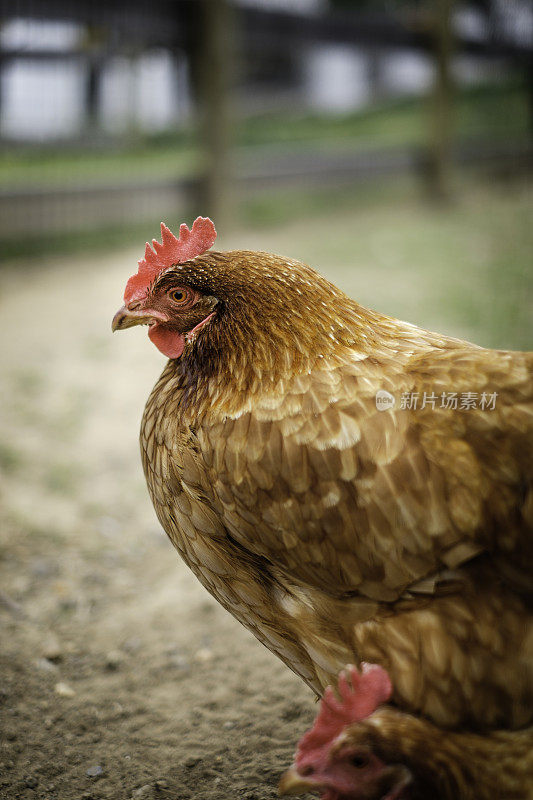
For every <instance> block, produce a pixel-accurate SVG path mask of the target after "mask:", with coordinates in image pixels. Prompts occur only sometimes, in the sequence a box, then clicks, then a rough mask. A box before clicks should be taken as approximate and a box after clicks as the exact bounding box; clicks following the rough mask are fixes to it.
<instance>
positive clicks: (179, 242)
mask: <svg viewBox="0 0 533 800" xmlns="http://www.w3.org/2000/svg"><path fill="white" fill-rule="evenodd" d="M216 238H217V232H216V230H215V226H214V224H213V222H212V221H211V220H210V219H209V217H197V218H196V219H195V220H194V222H193V226H192V228H191V230H189V228H188V227H187V225H186V224H185V223H184V222H183V223H182V224H181V225H180V233H179V237H176V236H174V234H173V233H172V231H171V230H169V228H167V226H166V225H165V224H164V223H163V222H162V223H161V243H159V242H158V241H157V239H152V247H153V250H152V247H150V245H149V244H148V242H146V248H145V251H144V258H143V259H141V260H140V261H139V270H138V272H137V273H136V274H135V275H132V276H131V278H130V279H129V281H128V282H127V284H126V290H125V292H124V302H125V303H126V304H128V303H131V302H133V301H135V300H140V299H142V298H143V297H144V295H145V294H146V292H147V290H148V287H149V285H150V283H151V282H152V281H153V280H154V278H156V277H157V276H158V275H159V273H160V272H162V271H163V270H165V269H168V268H169V267H172V266H173V265H174V264H183V262H184V261H189V259H191V258H195V257H196V256H199V255H201V254H202V253H205V252H206V250H209V248H210V247H212V246H213V243H214V241H215V239H216Z"/></svg>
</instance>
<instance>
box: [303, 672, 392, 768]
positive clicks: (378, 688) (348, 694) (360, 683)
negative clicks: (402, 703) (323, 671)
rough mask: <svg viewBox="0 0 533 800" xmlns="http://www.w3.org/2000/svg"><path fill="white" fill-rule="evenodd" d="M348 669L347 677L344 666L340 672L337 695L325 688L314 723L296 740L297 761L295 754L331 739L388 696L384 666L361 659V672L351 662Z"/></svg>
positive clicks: (319, 745)
mask: <svg viewBox="0 0 533 800" xmlns="http://www.w3.org/2000/svg"><path fill="white" fill-rule="evenodd" d="M348 672H349V676H350V681H349V680H348V676H347V674H346V671H345V670H343V671H342V672H341V673H340V675H339V682H338V691H339V695H340V698H339V697H337V695H336V694H335V692H334V690H333V688H332V687H331V686H328V687H327V689H326V691H325V692H324V696H323V698H322V700H321V701H320V711H319V712H318V715H317V718H316V719H315V723H314V725H313V727H312V728H311V729H310V730H309V731H307V733H305V734H304V735H303V737H302V738H301V740H300V742H299V745H298V754H297V762H298V757H301V756H303V755H304V754H305V753H308V752H309V751H310V750H312V749H314V748H317V747H321V746H322V745H323V744H324V743H329V742H331V741H332V739H334V738H335V737H336V736H338V735H339V734H340V733H341V731H342V730H343V729H344V727H345V726H346V725H350V724H351V723H353V722H359V721H360V720H362V719H366V717H369V716H370V714H373V713H374V711H375V710H376V708H378V706H380V705H381V704H382V703H385V702H386V701H387V700H388V699H389V698H390V696H391V694H392V684H391V681H390V678H389V676H388V674H387V672H386V671H385V670H384V669H383V667H380V666H379V665H378V664H365V663H362V664H361V672H359V670H358V669H357V667H354V666H350V667H348Z"/></svg>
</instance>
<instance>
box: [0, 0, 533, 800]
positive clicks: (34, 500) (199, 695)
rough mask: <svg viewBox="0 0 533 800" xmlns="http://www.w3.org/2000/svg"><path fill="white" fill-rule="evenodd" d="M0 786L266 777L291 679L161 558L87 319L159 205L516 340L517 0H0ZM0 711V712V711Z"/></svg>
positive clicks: (477, 335) (520, 282)
mask: <svg viewBox="0 0 533 800" xmlns="http://www.w3.org/2000/svg"><path fill="white" fill-rule="evenodd" d="M0 148H1V152H0V258H1V259H2V264H1V267H0V307H1V314H2V326H3V332H4V340H5V341H4V346H3V347H2V351H1V356H0V368H1V371H2V393H1V394H0V501H1V502H0V639H1V641H2V647H1V648H0V731H1V734H2V735H1V736H0V795H1V796H2V798H4V797H6V798H9V800H11V798H13V800H15V798H16V800H35V798H39V800H80V798H83V800H100V798H109V800H111V799H112V800H117V798H125V800H130V798H132V799H133V798H145V800H162V798H169V800H170V798H179V799H180V800H187V798H197V799H198V800H227V798H228V797H232V798H241V797H242V798H245V799H246V800H269V799H271V798H274V797H275V796H276V783H277V780H278V778H279V775H280V773H281V772H282V771H283V769H284V768H285V767H286V766H287V765H288V764H289V763H290V761H291V758H292V753H293V750H294V746H295V743H296V741H297V739H298V738H299V736H300V735H301V733H302V731H303V730H304V729H305V727H306V726H307V725H308V724H309V723H310V721H311V719H312V717H313V715H314V710H315V709H314V704H313V702H312V698H311V695H310V693H309V691H308V690H307V689H306V688H305V687H304V686H303V684H301V682H300V681H299V680H298V679H297V678H296V677H295V676H294V675H292V674H291V673H289V671H288V670H287V669H286V668H285V667H284V666H283V665H282V664H281V662H278V661H277V659H275V658H274V656H272V655H271V654H270V653H269V652H268V651H267V650H266V649H265V648H264V647H262V645H260V644H259V643H258V642H257V641H256V640H255V639H254V638H253V637H252V635H251V634H250V633H248V632H247V631H245V630H244V628H241V627H240V626H239V625H238V624H237V623H236V622H235V621H234V620H233V619H232V618H231V617H230V616H229V615H228V614H227V613H226V612H225V611H224V609H222V607H220V606H218V605H217V604H216V603H215V602H214V601H213V600H212V599H211V598H210V596H209V595H208V594H207V593H206V592H205V590H204V589H203V588H202V587H201V586H200V584H199V583H198V582H197V581H196V580H195V579H194V578H193V576H192V575H191V574H190V573H189V572H188V570H187V568H186V567H185V565H184V564H183V563H182V562H181V561H180V560H179V558H178V556H177V554H176V553H174V551H173V550H172V547H171V545H170V543H169V542H168V541H167V539H166V537H165V536H164V535H163V533H162V531H161V528H160V527H159V525H158V523H157V521H156V519H155V515H154V513H153V510H152V507H151V504H150V500H149V498H148V493H147V491H146V486H145V482H144V476H143V474H142V469H141V464H140V458H139V452H138V443H137V437H138V428H139V420H140V417H141V413H142V408H143V406H144V403H145V400H146V398H147V396H148V394H149V391H150V389H151V387H152V386H153V384H154V382H155V380H156V379H157V376H158V374H159V372H160V371H161V368H162V366H163V364H164V359H163V358H162V356H161V354H160V353H159V352H158V351H157V350H156V348H154V347H153V346H152V345H151V343H150V342H149V340H148V339H147V336H146V329H144V328H137V329H134V330H132V331H127V332H126V333H124V334H119V335H117V336H114V337H113V336H111V331H110V324H111V318H112V316H113V314H114V312H115V311H116V310H117V308H118V307H119V306H120V305H121V303H122V295H123V291H124V285H125V281H126V280H127V278H128V276H129V275H130V274H132V273H133V272H134V271H135V270H136V268H137V264H136V262H137V259H139V258H140V257H141V256H142V254H143V252H144V242H145V240H147V239H148V240H150V239H151V238H152V237H154V236H159V222H160V220H164V221H165V222H167V224H168V225H169V226H170V227H171V228H173V229H174V230H176V229H177V227H178V224H179V223H180V222H181V221H186V222H188V224H189V225H190V224H191V222H192V221H193V220H194V218H195V216H196V215H197V214H202V215H209V216H211V217H212V218H213V220H214V221H215V224H216V226H217V229H218V231H219V237H220V238H219V240H218V242H217V246H220V248H221V249H226V248H250V249H255V250H267V251H271V252H275V253H280V254H283V255H286V256H288V257H290V258H296V259H301V260H303V261H306V262H307V263H309V264H311V265H312V266H314V267H316V268H317V269H318V270H319V271H320V272H322V273H323V274H325V275H327V276H328V277H329V278H330V279H332V280H333V281H334V282H335V283H337V284H338V285H339V286H341V287H342V288H343V289H344V290H345V291H347V292H348V293H349V294H350V295H351V296H352V297H354V298H355V299H357V300H358V301H360V302H361V303H363V304H364V305H366V306H369V307H371V308H375V309H377V310H379V311H381V312H383V313H386V314H390V315H393V316H396V317H399V318H401V319H406V320H409V321H410V322H413V323H416V324H419V325H422V326H423V327H426V328H429V329H432V330H437V331H441V332H444V333H449V334H452V335H455V336H460V337H463V338H467V339H470V340H472V341H475V342H477V343H478V344H481V345H485V346H491V347H499V348H516V349H531V343H532V342H531V340H532V337H531V333H532V324H531V322H532V309H533V297H532V294H533V281H532V275H533V269H532V267H533V224H532V222H533V196H532V195H533V193H532V185H531V174H532V166H533V5H532V3H531V2H529V0H470V1H469V2H462V1H461V0H455V2H453V0H433V1H432V2H429V1H428V2H421V1H420V2H416V0H405V1H404V0H372V1H370V0H369V1H368V2H363V1H362V0H361V1H360V2H357V1H356V0H353V1H350V0H234V2H228V0H128V2H127V3H126V2H122V0H105V2H104V0H76V2H73V0H8V1H6V0H0ZM4 734H5V735H4Z"/></svg>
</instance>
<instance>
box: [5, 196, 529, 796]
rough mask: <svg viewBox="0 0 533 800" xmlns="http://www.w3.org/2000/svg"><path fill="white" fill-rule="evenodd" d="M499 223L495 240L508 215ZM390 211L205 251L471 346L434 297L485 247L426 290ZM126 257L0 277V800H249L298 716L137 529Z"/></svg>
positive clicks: (306, 705)
mask: <svg viewBox="0 0 533 800" xmlns="http://www.w3.org/2000/svg"><path fill="white" fill-rule="evenodd" d="M519 208H520V209H523V208H524V204H523V202H522V200H520V206H519ZM477 209H478V205H477V204H476V201H475V198H474V200H473V201H472V203H471V204H470V210H471V213H472V214H474V215H478V214H480V213H481V212H478V210H477ZM467 210H468V209H467ZM402 213H403V214H404V216H403V217H402ZM495 213H496V212H495ZM502 213H503V212H498V219H504V220H508V227H509V230H512V228H511V226H512V225H513V224H514V222H513V221H514V219H515V218H516V216H517V215H516V213H515V210H514V207H513V206H512V205H508V206H506V211H505V214H506V215H507V216H505V215H503V216H502ZM408 214H409V210H408V209H407V211H405V212H401V213H400V214H399V213H398V212H397V210H396V209H393V210H391V211H390V213H389V217H388V219H387V218H383V219H382V221H381V222H380V223H379V225H378V226H376V224H375V222H374V217H373V216H372V212H368V213H367V214H366V215H365V214H362V215H360V217H359V219H358V222H357V223H354V218H353V216H350V215H346V216H345V218H343V217H342V215H337V216H336V217H335V219H334V220H333V221H332V220H329V221H327V225H326V222H324V224H322V223H321V221H320V220H318V221H317V223H316V225H315V227H314V229H313V231H310V229H309V228H308V227H307V228H305V227H304V226H300V227H298V225H293V226H292V227H291V226H288V227H286V228H285V229H283V230H281V231H278V232H277V233H276V234H275V235H273V234H272V233H271V232H268V233H267V232H262V233H261V232H257V233H256V234H246V235H245V236H241V237H239V239H238V241H233V242H222V245H223V246H224V245H226V246H231V245H233V246H236V245H237V244H238V245H239V246H245V247H252V248H257V249H271V250H273V251H274V252H281V253H286V254H287V255H290V256H293V257H301V258H303V259H305V260H308V261H309V262H311V263H314V264H316V265H320V267H321V268H322V269H323V270H324V271H326V272H327V271H328V269H329V274H331V275H333V277H334V278H336V279H338V280H339V281H341V282H342V280H343V275H344V276H346V273H345V272H343V270H345V268H346V265H348V264H350V265H352V264H355V265H356V266H357V267H358V269H356V270H355V271H353V273H352V274H351V277H350V278H349V280H348V278H346V279H345V280H344V285H347V284H349V286H348V288H351V289H352V290H353V292H352V293H353V296H358V297H359V298H360V299H362V300H363V301H364V302H372V298H373V299H374V305H375V306H377V307H379V308H380V309H381V310H383V311H389V312H391V313H398V314H402V315H403V316H404V317H407V318H410V319H411V320H412V321H415V322H421V323H422V324H424V322H425V320H424V319H423V314H424V313H427V314H428V317H429V316H431V315H432V319H433V322H434V327H436V328H441V329H445V328H447V330H449V331H450V332H452V333H455V334H456V335H464V336H471V337H472V338H476V333H477V332H480V331H476V330H475V329H474V328H473V327H469V323H468V321H467V320H463V321H462V323H460V324H457V323H454V322H453V320H452V321H451V322H450V320H451V319H452V318H451V317H450V316H449V315H448V316H447V314H446V311H445V309H444V307H443V303H442V286H443V284H444V281H445V279H446V280H447V281H448V283H449V282H450V281H453V280H455V281H456V282H457V286H459V287H462V284H461V283H460V281H463V280H464V275H465V274H468V275H473V276H474V277H473V280H479V281H480V285H481V284H483V285H485V283H486V281H485V280H484V278H483V275H484V273H483V265H484V264H485V263H488V261H487V259H486V257H485V256H484V255H483V254H484V253H485V251H486V250H487V245H486V243H485V239H482V240H480V241H481V242H482V244H481V245H480V246H479V247H478V246H477V245H475V242H474V244H468V243H467V245H468V246H467V245H465V244H464V243H463V242H462V241H461V240H460V239H459V240H458V241H457V243H456V244H454V247H456V248H457V253H458V260H457V271H456V273H455V276H454V275H453V274H448V276H447V278H446V276H443V275H441V274H439V277H438V279H435V277H434V276H433V277H432V276H431V275H427V274H426V272H424V265H425V264H427V258H426V257H425V255H424V254H423V253H422V254H421V255H420V257H419V259H418V262H417V261H416V259H411V257H410V256H409V255H408V252H407V251H406V250H402V249H401V247H400V246H399V245H397V244H396V242H400V241H402V242H403V241H404V240H405V235H404V233H403V231H404V230H405V225H406V224H407V223H408V222H409V219H411V218H410V217H408ZM405 215H407V216H405ZM456 217H457V219H458V220H459V222H458V224H462V221H461V211H459V212H456ZM475 219H478V217H477V216H476V217H475ZM479 219H480V220H481V216H479ZM449 224H450V225H452V223H451V222H450V223H449ZM454 224H455V223H454ZM483 224H485V223H483ZM506 224H507V223H506ZM431 225H434V226H435V225H436V226H437V227H436V228H435V230H439V231H440V230H441V228H440V227H438V226H439V225H440V222H438V223H437V222H435V220H433V218H431V217H430V216H429V214H428V216H427V218H425V219H423V220H422V222H421V228H420V229H421V230H423V231H424V232H425V235H426V236H427V237H428V239H427V241H428V245H427V247H428V248H429V246H430V243H431V242H432V240H430V238H429V233H428V231H429V232H431V230H432V229H431ZM469 225H470V227H471V223H469ZM480 225H481V222H480ZM402 226H403V227H402ZM450 230H452V228H450ZM325 231H326V232H327V236H326V235H325ZM400 231H402V232H401V234H400ZM154 233H155V232H154ZM441 235H442V236H444V234H441ZM395 237H397V238H395ZM402 237H403V238H402ZM508 238H509V241H514V239H512V237H511V236H509V237H508ZM413 239H414V235H413ZM327 241H329V242H333V243H334V247H335V248H336V250H335V249H334V250H333V251H331V246H330V245H328V244H327ZM343 241H344V242H349V243H351V242H353V241H356V242H357V243H358V247H357V252H356V253H355V254H354V251H353V248H352V246H351V244H349V245H348V246H346V247H345V249H344V250H342V251H341V246H342V242H343ZM416 241H417V247H418V246H419V244H418V242H419V239H417V240H416ZM454 241H455V240H454ZM468 242H470V239H468ZM135 245H136V246H135V247H134V248H133V249H132V250H130V251H128V252H121V253H111V254H109V255H107V256H103V255H99V256H96V255H95V256H90V257H89V256H85V257H80V256H76V257H72V258H67V257H65V258H61V259H55V260H48V261H46V262H45V261H40V262H39V263H18V264H16V265H13V266H11V267H6V268H4V269H3V271H2V274H1V278H0V279H1V285H2V296H1V300H2V312H1V313H2V323H3V331H4V346H3V349H2V357H1V358H2V369H3V377H2V397H1V409H2V410H1V416H0V466H1V468H2V471H1V475H2V487H1V492H2V510H1V517H0V522H1V527H0V589H1V594H0V624H1V653H0V658H1V661H0V714H1V727H0V730H1V742H0V746H1V749H0V797H1V798H6V799H7V798H9V800H11V798H17V799H18V798H21V800H33V799H34V798H42V800H44V799H45V798H49V800H74V799H78V800H81V798H83V800H100V798H126V800H129V798H134V797H142V798H146V800H152V798H161V800H166V799H167V798H169V799H170V798H172V800H186V798H198V800H226V798H248V799H249V800H254V799H257V800H266V798H273V797H275V796H276V787H277V782H278V779H279V776H280V774H281V772H282V771H283V769H284V768H285V767H286V766H288V765H289V763H290V761H291V758H292V754H293V752H294V747H295V744H296V742H297V740H298V738H299V736H300V735H301V734H302V733H303V731H304V730H305V729H306V728H307V727H308V725H309V724H310V722H311V721H312V719H313V716H314V714H315V711H316V706H315V704H314V702H313V697H312V694H311V692H310V691H309V690H308V689H307V688H306V687H305V686H304V685H303V684H302V682H301V681H300V680H299V679H298V678H296V677H295V676H294V675H293V674H292V673H291V672H290V671H289V670H288V669H287V668H286V667H285V666H284V665H283V664H281V663H280V662H279V661H278V660H277V659H276V658H275V657H274V656H273V655H271V654H270V653H269V652H268V651H267V650H266V649H265V648H264V647H263V646H262V645H260V644H259V643H258V642H256V640H255V639H254V638H253V637H252V635H251V634H250V633H248V632H247V631H245V630H244V629H243V628H241V626H240V625H239V624H238V623H237V622H235V621H234V620H233V619H232V618H231V617H230V616H229V615H228V614H227V612H225V611H224V610H223V609H222V608H220V607H219V606H218V605H217V604H216V603H215V601H213V600H212V599H211V598H210V596H209V595H208V594H207V593H206V592H205V590H204V589H203V588H202V587H201V586H200V585H199V584H198V583H197V582H196V580H195V579H194V577H193V576H192V575H191V574H190V573H189V572H188V570H187V568H186V567H185V566H184V565H183V564H182V563H181V561H180V560H179V558H178V556H177V555H176V553H175V552H174V550H173V548H172V547H171V545H170V543H169V542H168V541H167V539H166V537H165V535H164V534H163V532H162V531H161V529H160V527H159V525H158V523H157V521H156V518H155V514H154V512H153V510H152V508H151V505H150V501H149V499H148V495H147V491H146V488H145V484H144V478H143V475H142V471H141V465H140V458H139V453H138V444H137V434H138V426H139V420H140V416H141V413H142V409H143V406H144V402H145V400H146V397H147V396H148V393H149V390H150V389H151V387H152V385H153V383H154V381H155V379H156V377H157V375H158V374H159V372H160V370H161V368H162V366H163V363H164V360H163V358H162V357H161V356H160V354H159V353H158V352H157V351H156V350H155V348H154V347H153V346H152V345H151V344H150V343H149V341H148V340H147V337H146V330H145V329H135V330H133V331H129V332H126V333H122V334H119V335H116V336H112V335H111V332H110V322H111V318H112V315H113V313H114V311H115V310H116V309H117V308H118V306H119V305H120V303H121V297H122V292H123V287H124V283H125V280H126V279H127V277H128V276H129V275H130V274H131V272H133V271H134V270H135V268H136V259H137V258H139V257H140V255H141V254H142V249H143V248H142V242H139V243H135ZM422 245H423V243H422ZM422 245H420V246H422ZM468 247H470V249H471V250H472V257H471V262H472V264H473V266H472V268H471V269H470V268H468V269H469V271H467V269H466V268H465V263H464V258H465V256H463V253H466V254H468V253H469V250H468ZM413 249H414V248H413ZM441 249H442V248H441ZM431 251H432V252H436V256H435V257H436V259H437V263H438V259H439V258H440V257H441V256H440V250H439V249H438V248H437V249H436V250H435V248H434V246H433V244H431ZM391 253H393V254H397V258H396V260H394V258H392V259H391ZM469 257H470V256H469ZM328 259H329V262H328ZM461 259H463V260H461ZM484 259H485V260H484ZM365 264H366V266H365ZM368 265H372V266H368ZM476 265H477V266H476ZM375 269H379V270H380V273H379V277H378V278H377V279H376V275H375V274H374V273H373V270H374V271H375ZM476 270H477V271H476ZM476 276H477V277H476ZM350 282H351V285H350ZM376 283H378V284H379V289H376ZM415 286H416V291H415V289H414V287H415ZM356 290H357V293H356ZM461 291H462V288H461ZM480 294H481V293H480ZM378 297H379V298H380V301H379V302H377V298H378ZM417 314H418V316H417ZM480 330H481V329H480Z"/></svg>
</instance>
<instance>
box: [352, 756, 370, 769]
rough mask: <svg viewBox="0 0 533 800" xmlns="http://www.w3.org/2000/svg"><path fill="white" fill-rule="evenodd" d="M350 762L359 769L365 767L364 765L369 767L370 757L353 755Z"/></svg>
mask: <svg viewBox="0 0 533 800" xmlns="http://www.w3.org/2000/svg"><path fill="white" fill-rule="evenodd" d="M350 763H351V765H352V767H357V769H363V768H364V767H368V763H369V762H368V758H366V756H352V758H351V759H350Z"/></svg>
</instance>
